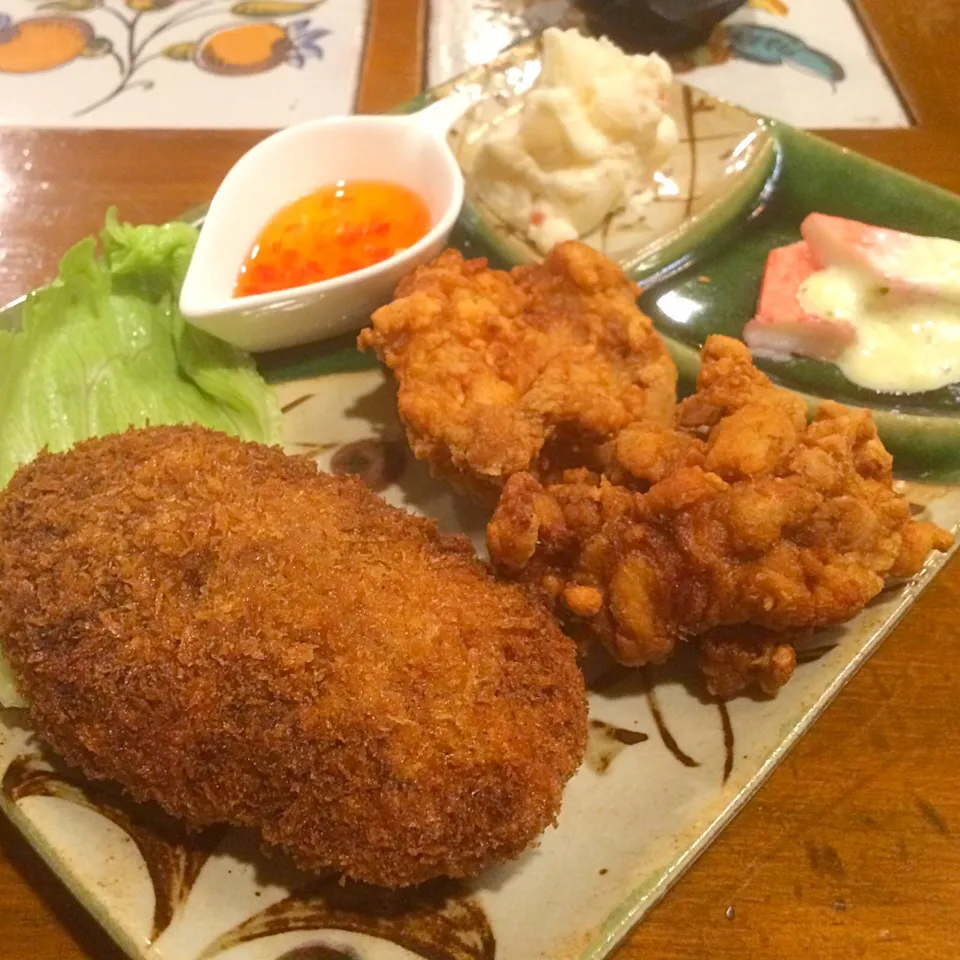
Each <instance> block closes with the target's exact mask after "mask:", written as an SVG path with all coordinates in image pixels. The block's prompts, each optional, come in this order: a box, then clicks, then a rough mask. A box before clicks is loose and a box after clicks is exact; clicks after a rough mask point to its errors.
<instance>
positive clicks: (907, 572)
mask: <svg viewBox="0 0 960 960" xmlns="http://www.w3.org/2000/svg"><path fill="white" fill-rule="evenodd" d="M676 424H677V426H676V428H675V429H674V430H666V429H664V428H662V427H657V426H646V425H642V424H638V425H634V426H632V427H630V428H628V430H627V431H625V432H623V433H621V435H620V436H618V437H617V438H616V439H615V440H614V441H612V443H611V444H610V446H609V447H608V449H607V475H606V476H603V475H600V474H597V473H593V472H591V471H587V470H574V471H568V472H567V473H566V474H565V475H564V477H563V479H562V481H561V482H560V483H557V484H542V483H541V482H540V481H539V480H538V479H537V478H536V477H534V476H532V475H530V474H518V475H516V476H514V477H512V478H511V479H510V481H509V482H508V483H507V485H506V487H505V489H504V492H503V495H502V497H501V499H500V503H499V505H498V507H497V510H496V513H495V514H494V517H493V519H492V521H491V523H490V526H489V528H488V533H487V540H488V546H489V549H490V555H491V559H492V561H493V564H494V567H495V569H497V570H499V571H500V572H501V573H503V574H505V575H507V576H513V577H515V578H519V579H522V580H527V581H532V582H535V583H537V584H539V585H540V586H541V587H542V588H544V590H545V591H546V593H547V595H548V596H549V597H550V598H551V599H552V601H553V604H554V608H555V609H556V610H557V611H558V612H561V613H563V614H565V615H572V616H574V617H576V618H579V619H580V620H581V621H583V622H584V623H585V624H586V625H588V626H589V628H590V630H591V631H592V632H593V633H594V634H595V635H596V636H597V637H599V639H600V640H602V641H603V643H604V644H605V645H606V646H607V647H608V648H609V649H610V651H611V652H612V653H613V654H614V656H616V657H617V658H618V659H619V660H620V661H621V662H623V663H626V664H635V665H640V664H644V663H649V662H660V661H662V660H664V659H665V658H666V657H668V656H669V655H670V653H671V652H672V651H673V649H674V647H675V645H676V644H677V642H678V641H679V640H680V639H682V638H684V637H694V636H697V637H699V636H704V639H703V640H702V642H701V644H700V661H701V668H702V669H703V671H704V672H705V674H706V676H707V686H708V688H709V689H710V691H711V692H713V693H716V694H722V695H732V694H734V693H736V692H738V691H739V690H741V689H743V688H744V687H746V686H749V685H753V684H754V683H756V684H757V685H758V686H759V687H760V688H762V689H763V690H765V691H767V692H774V691H775V690H776V689H777V688H779V687H780V686H782V685H783V684H784V683H785V682H786V681H787V680H788V679H789V678H790V676H791V675H792V673H793V668H794V664H795V655H794V650H793V647H792V645H791V643H790V631H797V630H804V629H809V628H813V627H822V626H826V625H828V624H837V623H842V622H844V621H846V620H849V619H850V618H851V617H853V616H854V615H855V614H856V613H858V612H859V611H860V610H861V609H862V608H863V607H864V605H865V604H866V603H867V602H868V601H869V600H871V599H872V598H873V597H875V596H876V595H877V594H878V593H879V592H880V591H881V590H882V589H883V586H884V583H885V581H886V579H887V578H892V577H906V576H911V575H913V574H914V573H916V572H918V571H919V570H920V568H921V567H922V566H923V563H924V561H925V560H926V557H927V555H928V553H929V552H930V551H931V550H946V549H948V548H949V547H950V545H951V544H952V542H953V538H952V536H951V535H950V534H949V533H947V532H946V531H944V530H941V529H940V528H939V527H937V526H935V525H933V524H930V523H921V522H917V521H914V520H912V519H911V516H910V509H909V506H908V504H907V502H906V501H905V500H904V498H903V497H901V496H899V495H898V494H897V493H896V492H895V491H894V489H893V481H892V476H891V468H892V458H891V457H890V455H889V454H888V453H887V451H886V450H885V449H884V447H883V444H882V443H881V442H880V440H879V438H878V437H877V432H876V427H875V425H874V422H873V418H872V416H871V414H870V413H869V411H867V410H862V409H861V410H853V409H848V408H846V407H843V406H841V405H840V404H838V403H833V402H829V401H828V402H824V403H822V404H821V405H820V408H819V409H818V411H817V412H816V414H815V415H814V417H813V421H812V422H811V423H809V424H808V423H807V420H806V416H805V409H804V404H803V402H802V401H801V400H800V398H798V397H796V396H795V395H793V394H791V393H789V392H787V391H786V390H782V389H778V388H776V387H775V386H774V385H773V384H772V383H771V382H770V381H769V380H768V379H767V377H766V376H764V374H763V373H761V372H760V371H759V370H757V369H756V368H755V367H754V366H753V364H752V361H751V357H750V353H749V351H748V350H747V348H746V347H745V346H744V345H743V344H742V343H740V342H739V341H736V340H731V339H729V338H726V337H711V338H710V339H709V340H708V341H707V343H706V345H705V347H704V349H703V351H702V366H701V370H700V375H699V379H698V383H697V391H696V393H695V394H693V395H692V396H691V397H688V398H687V399H686V400H684V401H683V402H682V403H681V404H680V405H679V407H678V408H677V411H676ZM734 627H742V628H745V629H743V630H742V631H741V632H740V633H738V632H737V630H735V629H733V628H734ZM718 628H727V629H718ZM747 628H765V629H764V631H763V632H761V631H758V630H756V629H747Z"/></svg>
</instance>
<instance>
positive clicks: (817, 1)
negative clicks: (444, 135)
mask: <svg viewBox="0 0 960 960" xmlns="http://www.w3.org/2000/svg"><path fill="white" fill-rule="evenodd" d="M773 11H779V12H773ZM575 18H576V14H575V10H574V8H573V3H572V2H571V0H434V2H433V3H432V4H431V24H430V62H429V69H428V74H429V78H430V82H431V84H437V83H441V82H442V81H444V80H447V79H449V78H450V77H451V76H454V75H455V74H457V73H461V72H463V71H464V70H467V69H469V68H470V67H472V66H476V65H478V64H481V63H484V62H486V61H487V60H489V59H491V58H492V57H493V56H495V55H496V54H497V53H498V52H499V51H500V50H502V49H503V48H504V47H506V46H509V44H511V43H513V42H515V41H516V40H517V39H519V38H520V37H522V36H524V35H526V34H527V33H529V32H531V31H534V30H537V29H540V28H542V27H544V26H548V25H550V24H554V23H560V22H564V21H572V20H574V19H575ZM728 23H729V24H730V25H731V26H733V27H734V29H733V30H732V31H727V32H726V33H724V31H723V30H722V29H721V30H720V31H718V32H717V33H716V34H715V39H714V42H713V43H712V44H711V45H710V46H709V47H708V48H702V49H701V50H698V51H694V52H693V53H692V54H691V55H690V57H687V58H684V59H686V60H688V61H696V62H698V63H701V64H708V65H702V66H698V67H696V68H695V69H693V70H692V71H691V72H687V73H685V75H684V76H683V79H684V80H685V81H686V82H688V83H691V84H693V85H694V86H697V87H700V88H702V89H703V90H706V91H707V92H708V93H712V94H714V95H715V96H718V97H722V98H723V99H725V100H729V101H730V102H731V103H736V104H739V105H740V106H743V107H746V108H747V109H748V110H753V111H755V112H757V113H762V114H765V115H769V116H772V117H776V118H777V119H779V120H784V121H786V122H787V123H791V124H793V125H794V126H799V127H807V128H813V129H826V128H834V127H902V126H907V125H908V123H909V121H908V118H907V116H906V114H905V113H904V110H903V107H902V106H901V104H900V100H899V98H898V97H897V94H896V92H895V90H894V89H893V87H892V85H891V83H890V81H889V80H888V79H887V76H886V73H885V72H884V69H883V67H882V66H881V65H880V63H879V62H878V60H877V57H876V55H875V53H874V51H873V48H872V45H871V43H870V41H869V39H868V38H867V36H866V34H865V33H864V31H863V29H862V27H861V26H860V23H859V21H858V20H857V17H856V15H855V14H854V13H853V11H852V9H851V8H850V6H849V5H848V3H847V2H846V0H786V2H785V3H784V2H782V0H751V3H750V4H748V5H747V7H745V8H743V9H741V10H739V11H738V12H737V13H735V14H734V15H733V16H732V17H731V18H730V20H729V21H728ZM757 28H760V30H758V29H757ZM738 29H739V30H740V36H739V38H737V39H734V38H735V37H736V34H737V30H738ZM767 31H777V32H776V33H775V34H774V33H769V32H767ZM761 33H763V34H764V35H761ZM761 46H762V47H763V48H764V49H763V51H760V50H759V49H758V48H759V47H761ZM748 55H749V56H754V57H756V56H758V55H759V56H766V57H767V59H783V61H784V62H783V63H781V64H779V65H774V64H760V63H754V62H749V61H748V60H746V59H744V57H745V56H748ZM830 60H833V61H836V63H838V64H839V65H840V67H841V69H842V71H843V74H844V78H843V79H842V80H839V82H836V83H832V82H831V80H830V78H829V72H828V71H829V66H830V64H829V61H830ZM677 65H678V66H681V64H680V63H679V58H678V64H677ZM688 66H689V63H688ZM815 68H816V69H819V70H820V71H822V72H821V73H819V74H818V73H816V72H815Z"/></svg>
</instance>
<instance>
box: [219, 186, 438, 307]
mask: <svg viewBox="0 0 960 960" xmlns="http://www.w3.org/2000/svg"><path fill="white" fill-rule="evenodd" d="M429 229H430V211H429V210H427V205H426V204H425V203H424V202H423V200H422V199H421V198H420V197H419V196H417V194H415V193H414V192H413V191H411V190H408V189H407V188H406V187H401V186H400V185H399V184H396V183H384V182H380V181H372V180H358V181H355V182H345V181H343V180H341V181H340V182H339V183H335V184H332V185H331V186H329V187H322V188H321V189H320V190H317V191H316V192H315V193H310V194H307V196H305V197H301V198H300V199H299V200H297V201H295V202H294V203H291V204H290V206H288V207H284V208H283V209H282V210H281V211H280V212H279V213H277V214H276V215H275V216H274V217H273V219H272V220H271V221H270V222H269V223H268V224H267V225H266V226H265V227H264V228H263V230H262V231H261V233H260V235H259V236H258V237H257V240H256V242H255V243H254V245H253V249H252V250H251V251H250V253H249V254H248V255H247V258H246V260H244V262H243V266H242V267H241V268H240V275H239V276H238V277H237V286H236V289H235V290H234V296H236V297H249V296H251V295H252V294H255V293H270V292H272V291H274V290H288V289H289V288H290V287H301V286H303V285H304V284H305V283H315V282H317V281H318V280H329V279H330V278H331V277H340V276H343V275H344V274H345V273H353V271H354V270H362V269H363V268H364V267H369V266H372V265H373V264H375V263H379V262H380V261H381V260H386V259H387V258H388V257H392V256H393V255H394V254H395V253H398V252H399V251H400V250H404V249H406V248H407V247H409V246H411V245H412V244H414V243H416V242H417V241H418V240H419V239H420V238H421V237H423V236H424V235H425V234H426V233H427V231H428V230H429Z"/></svg>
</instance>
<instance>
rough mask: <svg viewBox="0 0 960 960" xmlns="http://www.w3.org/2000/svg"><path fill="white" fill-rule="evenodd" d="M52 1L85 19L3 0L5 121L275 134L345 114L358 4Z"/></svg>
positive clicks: (357, 52) (1, 117) (358, 40)
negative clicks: (305, 122)
mask: <svg viewBox="0 0 960 960" xmlns="http://www.w3.org/2000/svg"><path fill="white" fill-rule="evenodd" d="M59 2H60V3H61V5H62V6H63V7H66V6H67V5H69V7H70V9H71V11H82V12H63V13H61V12H58V11H57V10H54V9H50V7H52V6H53V4H46V5H45V6H46V7H47V9H44V10H42V11H41V10H39V9H38V7H37V5H36V4H35V3H31V2H29V0H0V16H2V15H5V16H6V18H7V19H8V23H7V26H6V28H5V29H4V28H3V27H2V26H0V123H2V124H17V125H25V126H38V127H45V126H46V127H161V128H163V127H168V128H177V127H227V128H242V127H253V128H275V127H282V126H286V125H288V124H290V123H294V122H296V121H300V120H308V119H311V118H314V117H321V116H328V115H332V114H338V113H346V112H349V111H350V110H351V108H352V105H353V100H354V96H355V91H356V84H357V76H358V70H359V63H360V58H361V56H362V51H363V31H364V22H365V17H366V4H365V3H364V2H363V0H319V2H312V0H310V2H298V0H128V2H127V3H124V2H121V0H59ZM147 5H152V7H153V9H140V10H137V9H132V8H136V7H140V8H144V7H147ZM237 9H239V10H240V11H241V13H240V14H238V13H235V12H232V11H234V10H237ZM244 10H247V11H250V15H243V14H242V11H244ZM285 11H288V12H286V13H285ZM253 14H257V16H254V15H253ZM240 28H242V29H243V30H244V32H243V33H242V34H241V33H239V32H237V31H238V30H239V29H240ZM227 31H232V32H230V33H227ZM218 54H219V63H217V56H218ZM60 61H63V62H60ZM131 62H132V64H133V69H132V70H131ZM54 64H58V65H54ZM44 67H46V68H47V69H41V68H44ZM18 70H19V71H22V72H14V71H18ZM125 77H126V78H127V82H126V84H125V85H124V82H123V81H124V78H125ZM98 104H99V105H98Z"/></svg>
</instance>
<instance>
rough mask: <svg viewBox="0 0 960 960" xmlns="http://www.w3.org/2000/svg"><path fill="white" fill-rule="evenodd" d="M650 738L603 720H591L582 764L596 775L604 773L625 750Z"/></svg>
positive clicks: (637, 731) (644, 734)
mask: <svg viewBox="0 0 960 960" xmlns="http://www.w3.org/2000/svg"><path fill="white" fill-rule="evenodd" d="M649 739H650V737H649V736H648V735H647V734H646V733H641V732H640V731H639V730H627V729H626V728H624V727H617V726H614V724H612V723H607V722H606V721H604V720H591V721H590V724H589V726H588V728H587V752H586V754H585V756H584V758H583V761H584V763H586V765H587V766H588V767H590V769H591V770H594V771H596V772H597V773H601V774H603V773H606V772H607V771H608V770H609V769H610V764H611V763H613V761H614V760H616V758H617V757H618V756H619V755H620V754H621V753H622V752H623V751H624V750H625V749H626V748H627V747H632V746H634V745H636V744H638V743H645V742H646V741H647V740H649Z"/></svg>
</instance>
